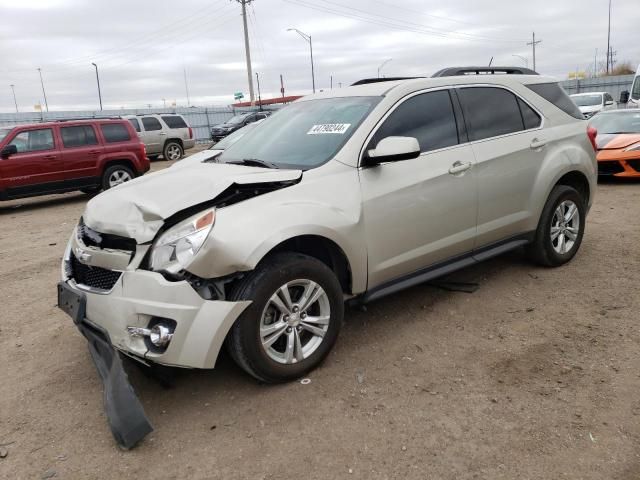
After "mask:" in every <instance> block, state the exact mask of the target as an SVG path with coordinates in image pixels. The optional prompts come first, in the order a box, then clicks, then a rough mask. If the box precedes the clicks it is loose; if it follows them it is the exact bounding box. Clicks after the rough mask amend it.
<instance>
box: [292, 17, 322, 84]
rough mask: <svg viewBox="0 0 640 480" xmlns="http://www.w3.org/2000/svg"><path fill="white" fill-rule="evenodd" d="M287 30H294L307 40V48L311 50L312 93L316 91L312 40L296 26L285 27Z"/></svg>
mask: <svg viewBox="0 0 640 480" xmlns="http://www.w3.org/2000/svg"><path fill="white" fill-rule="evenodd" d="M287 32H296V33H297V34H298V35H300V36H301V37H302V38H304V39H305V40H306V41H307V42H309V50H310V51H311V84H312V85H313V93H316V73H315V67H314V65H313V42H312V41H311V35H307V34H306V33H304V32H301V31H300V30H298V29H297V28H287Z"/></svg>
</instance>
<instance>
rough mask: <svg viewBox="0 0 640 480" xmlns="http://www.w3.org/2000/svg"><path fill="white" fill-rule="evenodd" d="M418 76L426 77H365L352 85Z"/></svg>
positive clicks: (395, 80) (411, 78)
mask: <svg viewBox="0 0 640 480" xmlns="http://www.w3.org/2000/svg"><path fill="white" fill-rule="evenodd" d="M416 78H424V77H383V78H364V79H362V80H358V81H357V82H356V83H352V84H351V86H352V87H355V86H356V85H368V84H369V83H380V82H397V81H398V80H415V79H416Z"/></svg>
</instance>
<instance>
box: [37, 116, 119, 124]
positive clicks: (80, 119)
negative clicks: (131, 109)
mask: <svg viewBox="0 0 640 480" xmlns="http://www.w3.org/2000/svg"><path fill="white" fill-rule="evenodd" d="M83 120H86V121H90V120H122V117H77V118H60V119H56V120H47V119H45V122H59V123H63V122H79V121H83Z"/></svg>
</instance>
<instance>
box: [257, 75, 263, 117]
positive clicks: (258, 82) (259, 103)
mask: <svg viewBox="0 0 640 480" xmlns="http://www.w3.org/2000/svg"><path fill="white" fill-rule="evenodd" d="M256 84H257V85H258V105H259V109H260V111H262V97H261V96H260V75H258V72H256Z"/></svg>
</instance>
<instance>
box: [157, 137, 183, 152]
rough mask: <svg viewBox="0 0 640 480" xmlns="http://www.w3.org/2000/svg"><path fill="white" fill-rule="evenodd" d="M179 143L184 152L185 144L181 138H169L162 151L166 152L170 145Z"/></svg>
mask: <svg viewBox="0 0 640 480" xmlns="http://www.w3.org/2000/svg"><path fill="white" fill-rule="evenodd" d="M172 142H173V143H177V144H178V145H180V147H182V149H183V150H184V143H182V139H180V138H168V139H167V141H166V142H164V146H163V147H162V149H163V150H164V149H165V147H166V146H167V144H168V143H172Z"/></svg>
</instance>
